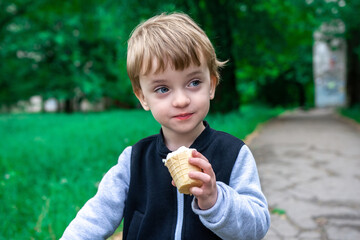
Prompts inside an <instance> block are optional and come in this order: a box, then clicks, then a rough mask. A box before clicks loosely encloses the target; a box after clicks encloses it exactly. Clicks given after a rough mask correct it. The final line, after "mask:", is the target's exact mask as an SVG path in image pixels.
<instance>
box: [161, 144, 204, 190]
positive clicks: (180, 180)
mask: <svg viewBox="0 0 360 240" xmlns="http://www.w3.org/2000/svg"><path fill="white" fill-rule="evenodd" d="M192 151H193V149H188V148H186V149H185V150H184V151H182V152H179V153H177V154H175V155H172V156H171V157H170V158H169V157H168V158H167V160H166V161H164V162H165V166H166V167H167V168H168V169H169V172H170V175H171V177H172V178H173V180H174V182H175V185H176V187H177V188H178V190H179V192H180V193H184V194H190V192H189V189H190V188H191V187H194V186H197V187H200V186H201V185H202V182H201V181H200V180H194V179H191V178H190V177H189V172H191V171H200V172H201V169H200V168H199V167H197V166H194V165H191V164H190V163H189V158H191V157H192Z"/></svg>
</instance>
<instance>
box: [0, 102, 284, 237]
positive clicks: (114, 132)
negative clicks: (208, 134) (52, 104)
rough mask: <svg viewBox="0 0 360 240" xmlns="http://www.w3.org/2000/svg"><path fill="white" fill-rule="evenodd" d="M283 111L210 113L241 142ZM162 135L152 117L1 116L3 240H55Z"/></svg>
mask: <svg viewBox="0 0 360 240" xmlns="http://www.w3.org/2000/svg"><path fill="white" fill-rule="evenodd" d="M281 111H282V110H281V109H269V108H266V107H260V106H255V107H244V108H243V110H242V111H241V112H233V113H229V114H226V115H220V114H216V115H210V116H208V118H207V120H208V121H209V123H210V125H211V126H212V127H213V128H215V129H218V130H223V131H227V132H229V133H231V134H233V135H235V136H238V137H239V138H244V137H245V136H246V135H247V134H249V133H251V132H252V131H253V130H254V129H255V127H256V126H257V125H258V124H259V123H262V122H264V121H266V120H268V119H269V118H271V117H273V116H276V115H277V114H279V113H280V112H281ZM158 132H159V125H158V123H156V122H155V120H153V118H152V116H151V114H150V113H149V112H145V111H142V110H119V111H111V112H103V113H89V114H80V113H76V114H72V115H66V114H13V115H11V114H3V115H0V136H1V141H0V219H1V220H2V223H1V226H0V239H59V238H60V236H61V235H62V233H63V231H64V229H65V228H66V226H67V225H68V224H69V222H70V221H71V220H72V219H73V218H74V217H75V214H76V213H77V211H78V210H79V209H80V208H81V206H83V204H84V203H85V202H86V201H87V200H88V199H89V198H90V197H92V196H93V195H94V194H95V193H96V190H97V185H98V183H99V181H100V180H101V178H102V176H103V174H105V173H106V172H107V170H108V169H109V168H110V167H111V166H113V165H114V164H116V162H117V157H118V156H119V154H120V153H121V152H122V150H123V149H124V148H125V147H126V146H128V145H132V144H134V143H135V142H137V141H138V140H140V139H141V138H143V137H146V136H148V135H151V134H156V133H158Z"/></svg>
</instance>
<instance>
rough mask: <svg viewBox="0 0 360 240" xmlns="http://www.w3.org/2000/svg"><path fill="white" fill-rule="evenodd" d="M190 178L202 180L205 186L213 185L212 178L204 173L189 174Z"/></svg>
mask: <svg viewBox="0 0 360 240" xmlns="http://www.w3.org/2000/svg"><path fill="white" fill-rule="evenodd" d="M189 177H190V178H191V179H196V180H200V181H201V182H203V184H205V185H209V184H211V176H210V175H209V174H206V173H203V172H189Z"/></svg>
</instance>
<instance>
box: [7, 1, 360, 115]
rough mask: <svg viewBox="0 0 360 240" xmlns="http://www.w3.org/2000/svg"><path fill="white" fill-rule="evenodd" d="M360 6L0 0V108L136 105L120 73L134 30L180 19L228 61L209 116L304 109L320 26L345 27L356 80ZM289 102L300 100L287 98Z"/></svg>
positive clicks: (308, 99) (356, 3) (350, 3)
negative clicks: (31, 103) (248, 107)
mask: <svg viewBox="0 0 360 240" xmlns="http://www.w3.org/2000/svg"><path fill="white" fill-rule="evenodd" d="M359 6H360V0H351V1H343V0H339V1H325V0H321V1H312V0H306V1H305V0H292V1H282V0H242V1H235V0H228V1H223V0H215V1H212V2H207V1H204V0H197V1H190V0H177V1H174V0H171V1H168V0H167V1H165V0H160V1H159V0H149V1H140V0H133V1H128V0H119V1H113V0H105V1H99V0H89V1H84V0H74V1H56V2H53V1H46V0H37V1H29V0H14V1H0V58H1V59H4V60H3V61H0V103H2V104H8V105H9V104H12V103H15V102H17V101H18V100H19V99H28V98H29V97H30V96H32V95H37V94H40V95H42V96H43V97H44V98H50V97H56V98H58V99H59V100H69V99H74V98H76V99H82V98H87V99H89V100H90V101H96V100H98V99H100V98H102V97H107V98H109V99H113V100H114V101H116V102H119V103H121V104H120V105H122V106H130V107H134V106H135V105H136V104H137V101H136V99H135V97H134V96H133V94H132V89H131V84H130V82H129V80H128V77H127V74H126V47H127V45H126V41H127V39H128V36H129V34H130V33H131V30H132V29H133V28H134V27H135V26H136V25H137V24H139V23H140V21H142V20H145V19H147V18H149V17H151V16H153V15H155V14H158V13H161V12H165V11H166V12H172V11H183V12H186V13H188V14H189V15H190V16H191V17H193V18H194V19H195V20H196V21H197V22H198V23H200V25H201V27H203V28H204V29H205V31H206V33H207V34H208V36H209V37H210V39H211V41H212V42H213V44H214V46H215V48H216V51H217V53H218V56H219V58H220V59H221V60H229V63H228V65H227V66H226V67H225V68H224V69H223V70H222V72H221V73H222V80H223V81H222V84H221V85H220V87H219V88H218V92H217V98H216V99H215V101H214V104H213V105H214V109H217V110H219V109H221V110H222V109H226V110H231V109H236V108H237V107H238V106H239V104H247V103H251V102H253V101H254V100H259V99H261V100H262V101H264V102H267V103H270V104H273V105H278V104H281V105H307V106H309V105H312V104H313V103H312V100H313V97H312V95H313V92H312V91H311V89H313V87H312V84H313V83H312V82H313V77H312V43H313V38H312V34H313V32H314V30H315V29H316V28H317V27H318V26H319V25H320V24H321V23H322V22H328V21H330V20H333V19H337V18H340V19H342V20H343V21H344V22H345V25H346V32H345V37H346V38H347V39H348V47H349V53H350V54H351V56H352V58H351V59H350V60H351V61H350V60H349V61H348V62H349V64H350V70H351V71H350V73H349V74H351V76H352V77H351V79H350V80H351V81H353V82H351V85H356V84H357V82H358V81H356V79H358V77H359V76H360V72H359V71H358V70H357V68H356V66H357V64H358V62H359V59H360V57H359V56H360V55H359V52H360V51H359V49H360V47H359V46H360V38H359V36H360V34H359V30H358V29H359V28H358V26H359V23H360V22H359V21H360V20H359V19H360V18H359V17H358V9H359ZM285 75H287V76H288V77H284V76H285ZM352 79H355V80H352ZM283 83H284V84H283ZM272 85H283V86H284V87H282V88H279V89H278V90H277V91H275V92H271V93H270V94H274V95H281V96H283V98H282V99H276V100H274V99H273V98H272V97H265V95H264V94H263V92H264V91H266V89H267V88H268V86H272ZM295 85H297V86H298V87H296V88H294V86H295ZM359 86H360V85H359ZM296 89H297V90H296ZM309 89H310V90H309ZM356 89H357V88H356ZM268 95H269V93H268ZM292 95H298V96H300V95H301V96H302V97H300V98H294V97H285V96H292ZM353 95H356V91H355V92H354V93H353ZM309 96H310V97H309ZM354 99H355V100H356V97H355V98H354Z"/></svg>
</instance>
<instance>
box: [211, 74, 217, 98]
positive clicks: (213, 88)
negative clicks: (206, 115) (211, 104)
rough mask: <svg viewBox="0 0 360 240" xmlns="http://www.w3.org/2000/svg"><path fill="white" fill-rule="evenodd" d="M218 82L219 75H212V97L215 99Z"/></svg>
mask: <svg viewBox="0 0 360 240" xmlns="http://www.w3.org/2000/svg"><path fill="white" fill-rule="evenodd" d="M216 83H217V77H216V76H214V75H211V76H210V99H211V100H213V99H214V97H215V90H216V85H217V84H216Z"/></svg>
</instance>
